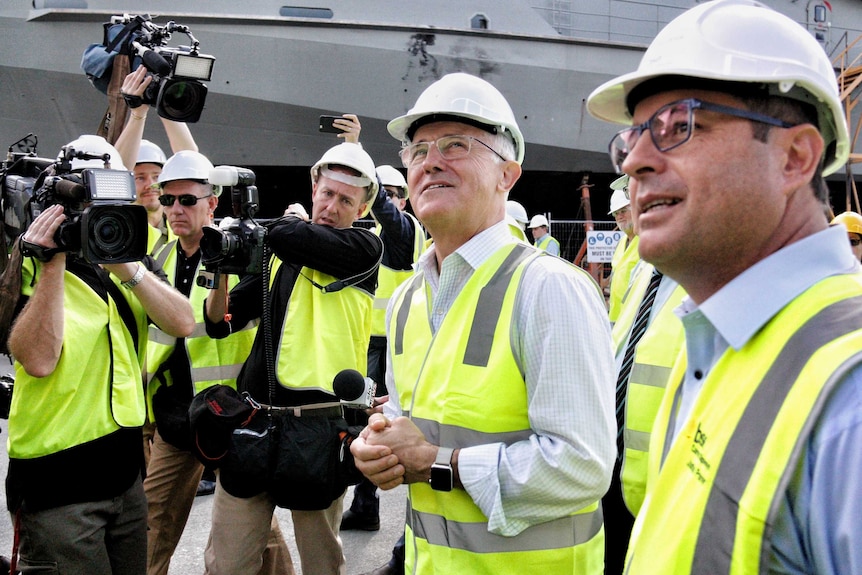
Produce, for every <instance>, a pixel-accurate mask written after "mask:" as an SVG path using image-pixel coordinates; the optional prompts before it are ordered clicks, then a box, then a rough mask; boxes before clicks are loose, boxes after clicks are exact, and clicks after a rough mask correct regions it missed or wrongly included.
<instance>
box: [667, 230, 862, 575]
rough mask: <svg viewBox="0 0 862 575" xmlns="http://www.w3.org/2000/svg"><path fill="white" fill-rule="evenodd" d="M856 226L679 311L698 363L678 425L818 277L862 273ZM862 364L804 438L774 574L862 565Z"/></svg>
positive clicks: (816, 239)
mask: <svg viewBox="0 0 862 575" xmlns="http://www.w3.org/2000/svg"><path fill="white" fill-rule="evenodd" d="M859 269H860V268H859V262H858V261H857V260H856V258H855V257H854V256H853V253H852V252H851V251H850V247H849V245H848V243H847V232H846V230H845V229H844V228H843V227H842V226H833V227H831V228H830V229H828V230H824V231H822V232H819V233H817V234H814V235H812V236H809V237H807V238H804V239H802V240H800V241H798V242H795V243H793V244H791V245H789V246H787V247H785V248H783V249H781V250H779V251H778V252H776V253H774V254H772V255H770V256H769V257H768V258H766V259H764V260H762V261H761V262H758V263H757V264H756V265H754V266H752V267H751V268H749V269H747V270H746V271H745V272H743V273H742V274H740V275H739V276H737V277H736V278H734V279H733V280H732V281H731V282H730V283H728V284H727V285H726V286H724V287H723V288H722V289H721V290H719V291H718V292H716V293H715V294H714V295H713V296H712V297H710V298H709V299H707V300H706V301H705V302H703V303H702V304H701V305H699V306H698V305H697V304H695V303H694V302H693V301H692V300H691V299H689V298H686V299H685V300H683V303H682V304H681V305H680V306H679V307H678V308H677V310H676V312H677V315H679V317H680V319H681V320H682V322H683V326H684V328H685V339H686V349H687V353H688V367H687V369H686V374H685V379H684V381H683V384H682V386H681V387H680V389H679V391H678V393H679V398H678V399H679V400H680V402H679V411H678V413H677V417H676V421H675V425H674V427H675V429H673V430H671V432H672V433H673V435H674V437H675V436H676V431H677V430H679V429H681V428H682V427H683V425H682V424H683V423H684V422H685V420H686V419H687V418H688V416H689V414H690V413H691V409H692V405H693V403H694V400H695V398H696V397H697V395H698V393H699V392H700V389H701V387H702V383H703V381H704V380H705V379H706V376H707V374H708V373H709V371H710V369H711V368H712V367H713V365H714V364H715V362H716V361H717V360H718V358H719V357H721V355H722V354H723V353H724V352H725V351H726V350H727V348H728V347H733V348H734V349H736V350H739V349H741V348H742V347H743V346H745V344H746V343H748V341H749V340H750V339H751V338H752V337H754V335H755V334H757V332H758V331H759V330H760V329H761V328H762V327H763V326H764V325H766V323H767V322H769V320H771V319H772V318H773V316H775V314H776V313H778V312H779V311H780V310H781V309H782V308H784V306H786V305H787V304H788V303H790V301H792V300H793V299H794V298H796V297H797V296H799V295H800V294H801V293H803V292H804V291H805V290H807V289H808V288H810V287H811V286H813V285H814V284H815V283H817V282H818V281H820V280H822V279H824V278H826V277H829V276H833V275H836V274H842V273H848V272H852V271H859ZM860 537H862V365H860V366H857V367H856V368H854V369H853V370H852V371H851V372H850V373H849V374H848V375H847V376H846V377H845V378H844V380H843V381H842V382H840V383H839V384H838V386H837V387H836V389H835V391H834V392H833V394H832V397H831V398H830V399H829V401H828V402H827V404H826V406H825V408H824V410H823V412H822V413H821V414H820V417H819V418H818V420H817V422H816V424H815V427H814V429H813V430H812V433H811V435H810V437H809V439H808V441H807V443H806V444H805V446H804V451H803V453H802V456H801V458H800V460H799V465H798V467H797V469H796V471H795V473H794V475H793V477H792V479H791V482H790V484H789V485H788V488H787V491H786V493H785V495H784V497H783V498H782V500H781V503H780V506H779V509H778V514H777V516H776V523H775V526H774V530H773V533H772V537H771V542H772V553H771V554H770V558H769V572H770V573H793V574H797V573H798V574H803V573H817V574H819V575H830V574H847V573H857V574H858V573H862V545H860V544H859V539H860Z"/></svg>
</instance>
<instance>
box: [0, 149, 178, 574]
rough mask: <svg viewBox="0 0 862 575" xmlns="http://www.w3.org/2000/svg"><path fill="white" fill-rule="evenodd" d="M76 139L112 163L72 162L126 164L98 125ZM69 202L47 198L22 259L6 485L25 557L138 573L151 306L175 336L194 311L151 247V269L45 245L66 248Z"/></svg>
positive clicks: (66, 567) (142, 558)
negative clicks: (62, 243) (62, 239)
mask: <svg viewBox="0 0 862 575" xmlns="http://www.w3.org/2000/svg"><path fill="white" fill-rule="evenodd" d="M69 148H74V149H75V150H77V151H79V152H80V151H84V152H87V153H90V154H97V155H100V156H101V155H103V154H110V158H111V160H110V161H112V162H113V165H112V166H111V165H106V164H105V163H103V162H102V161H101V160H83V161H82V160H80V159H75V160H73V161H72V163H71V168H72V170H73V171H76V170H80V169H83V168H103V167H113V168H114V169H121V170H125V168H124V166H123V164H122V162H121V161H120V156H119V154H118V153H117V151H116V149H114V148H113V146H111V145H110V144H108V143H107V142H106V141H105V140H104V139H102V138H100V137H98V136H82V137H81V138H79V139H78V140H76V141H74V142H72V143H70V144H69V145H68V146H67V149H69ZM64 210H65V208H64V206H63V205H61V204H54V205H52V206H50V207H48V208H47V209H45V210H44V211H43V212H42V213H41V214H39V215H38V217H36V219H35V220H34V221H33V223H32V224H31V225H30V227H29V228H28V230H27V232H26V233H25V234H24V241H25V242H28V243H29V244H31V246H34V247H35V248H34V249H35V250H36V251H35V252H34V251H33V250H32V249H30V250H29V253H36V254H39V256H40V257H41V258H42V259H41V260H37V259H36V256H33V257H27V258H26V259H25V261H24V265H23V268H22V283H21V285H22V288H21V301H20V302H19V306H20V305H23V309H21V311H20V313H19V315H18V317H17V320H16V322H15V324H14V325H13V327H12V331H11V333H10V336H9V348H10V350H11V352H12V354H13V355H14V357H15V360H16V364H15V368H16V373H15V380H16V383H15V393H14V395H13V398H12V408H11V412H10V415H9V440H8V441H9V458H10V460H9V475H8V477H7V480H6V486H7V504H8V505H9V509H10V511H11V512H12V513H13V515H14V517H15V523H16V525H15V530H16V533H17V536H19V537H20V548H19V557H20V566H21V568H22V571H24V572H28V571H29V570H30V569H34V568H36V566H44V565H52V566H54V569H56V571H57V572H58V573H111V574H114V575H118V574H130V575H142V574H143V573H145V570H146V564H145V563H146V553H145V550H146V527H147V526H146V500H145V498H144V491H143V487H142V483H141V463H142V461H141V454H140V453H141V452H140V437H141V425H142V424H143V422H144V416H145V401H144V394H143V382H142V381H141V363H142V358H141V357H140V356H141V353H142V351H143V345H142V343H143V338H144V337H145V334H146V329H147V320H148V317H149V319H150V320H151V321H152V322H153V323H155V324H156V325H158V326H159V327H160V328H161V329H162V330H164V331H165V332H166V333H169V334H172V335H173V336H176V337H182V336H186V335H188V334H190V333H191V330H192V328H193V326H194V319H193V317H192V312H191V307H190V306H189V303H188V300H186V299H185V298H184V297H183V296H182V294H180V293H179V292H177V291H176V290H174V289H173V288H171V287H170V286H169V285H168V284H167V283H166V282H164V281H163V279H164V275H163V274H162V272H161V270H160V269H159V268H158V266H156V265H155V264H154V262H153V260H152V258H149V257H146V258H144V262H145V263H146V264H147V266H148V268H149V270H148V269H147V268H145V267H144V265H141V263H138V262H130V263H117V264H103V265H102V266H101V267H100V266H99V265H95V264H92V263H89V262H87V261H84V260H83V259H81V258H79V257H77V256H76V255H74V254H73V253H71V252H70V253H66V252H63V251H59V252H56V253H53V252H51V251H48V252H45V251H44V250H46V249H47V250H52V249H53V248H57V247H58V244H57V242H56V241H55V239H56V232H57V230H58V229H59V228H60V225H61V224H62V223H64V221H65V220H66V215H65V214H64ZM25 246H26V244H25ZM39 248H41V250H42V251H41V252H39ZM51 253H53V256H51V255H48V254H51ZM153 270H155V271H156V272H157V273H158V274H161V276H160V277H157V276H156V275H154V273H153ZM58 478H62V482H58ZM58 485H59V486H60V487H59V488H58Z"/></svg>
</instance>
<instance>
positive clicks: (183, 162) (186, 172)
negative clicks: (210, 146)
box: [159, 150, 221, 196]
mask: <svg viewBox="0 0 862 575" xmlns="http://www.w3.org/2000/svg"><path fill="white" fill-rule="evenodd" d="M212 170H213V164H212V162H210V161H209V160H208V159H207V157H206V156H204V155H203V154H201V153H200V152H195V151H193V150H181V151H179V152H177V153H176V154H174V155H173V156H171V157H170V158H168V161H167V162H165V165H164V167H163V168H162V173H161V174H159V184H160V185H162V186H163V185H165V184H166V183H168V182H173V181H176V180H192V181H195V182H200V183H202V184H208V183H209V179H210V172H212ZM220 194H221V186H213V195H215V196H218V195H220Z"/></svg>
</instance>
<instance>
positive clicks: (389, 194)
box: [386, 190, 404, 200]
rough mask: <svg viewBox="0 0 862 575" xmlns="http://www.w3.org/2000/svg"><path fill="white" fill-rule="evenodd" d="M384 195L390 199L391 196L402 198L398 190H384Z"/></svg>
mask: <svg viewBox="0 0 862 575" xmlns="http://www.w3.org/2000/svg"><path fill="white" fill-rule="evenodd" d="M386 197H387V198H389V199H390V200H391V199H393V198H399V199H403V198H404V196H403V195H401V194H399V193H398V192H393V191H392V190H386Z"/></svg>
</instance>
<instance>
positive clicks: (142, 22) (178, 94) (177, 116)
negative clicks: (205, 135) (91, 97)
mask: <svg viewBox="0 0 862 575" xmlns="http://www.w3.org/2000/svg"><path fill="white" fill-rule="evenodd" d="M111 25H113V26H117V25H122V26H123V28H122V29H121V31H120V32H119V33H118V34H117V36H116V37H114V39H113V40H110V41H109V40H108V38H107V37H106V38H105V46H106V47H107V49H109V51H110V49H116V48H115V47H116V46H119V49H120V50H119V51H120V53H121V54H129V55H130V56H131V55H137V56H139V57H140V58H141V61H142V62H143V64H144V66H145V67H146V68H147V70H149V71H150V73H151V74H152V76H153V81H152V82H151V83H150V85H149V86H147V89H146V90H145V91H144V94H143V97H142V98H141V100H142V102H143V103H144V104H149V105H151V106H155V107H156V110H157V111H158V114H159V116H161V117H163V118H167V119H168V120H174V121H176V122H188V123H193V122H197V121H198V120H199V119H200V117H201V112H202V111H203V108H204V103H205V102H206V96H207V87H206V85H205V84H204V83H203V81H207V82H208V81H209V80H210V79H211V78H212V68H213V63H214V62H215V58H214V57H213V56H210V55H207V54H201V53H200V52H199V45H200V42H198V40H197V39H196V38H195V37H194V36H193V35H192V33H191V31H190V30H189V28H188V26H182V25H180V24H176V23H175V22H173V21H169V22H168V23H167V24H165V25H164V26H158V25H156V24H155V23H154V22H152V20H150V16H149V15H143V16H129V15H125V16H114V17H112V18H111ZM109 29H110V28H106V36H107V35H108V30H109ZM175 32H180V33H182V34H185V35H186V36H188V38H189V41H190V43H191V45H189V46H178V47H167V43H168V42H169V41H170V39H171V35H172V34H173V33H175ZM127 99H128V98H127Z"/></svg>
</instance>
